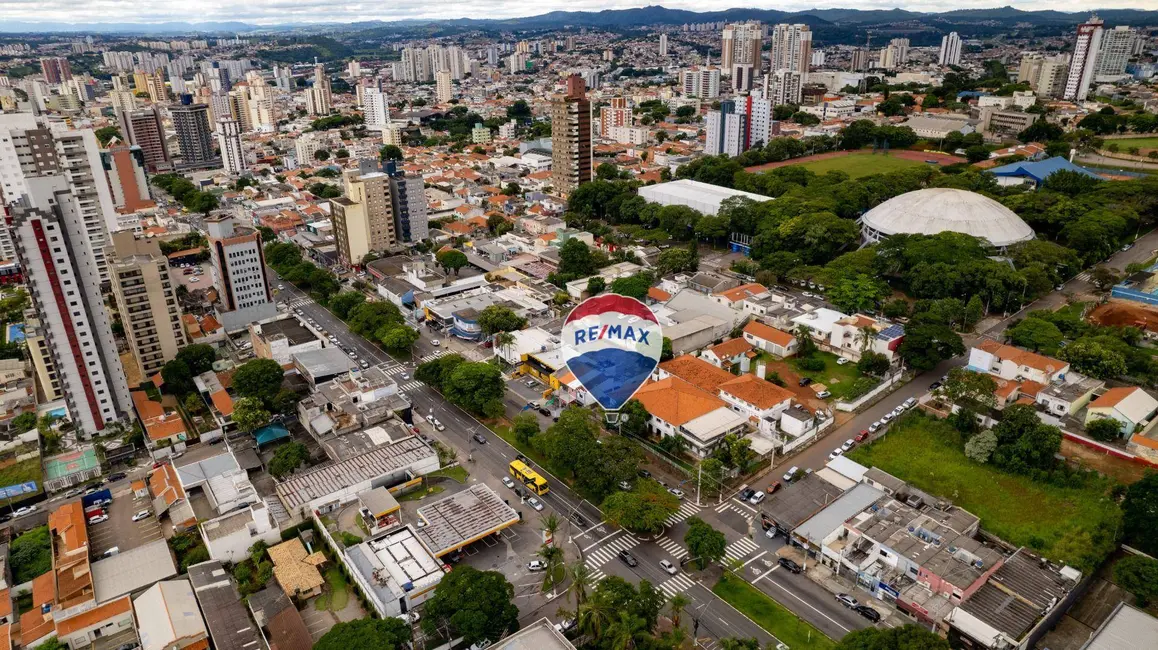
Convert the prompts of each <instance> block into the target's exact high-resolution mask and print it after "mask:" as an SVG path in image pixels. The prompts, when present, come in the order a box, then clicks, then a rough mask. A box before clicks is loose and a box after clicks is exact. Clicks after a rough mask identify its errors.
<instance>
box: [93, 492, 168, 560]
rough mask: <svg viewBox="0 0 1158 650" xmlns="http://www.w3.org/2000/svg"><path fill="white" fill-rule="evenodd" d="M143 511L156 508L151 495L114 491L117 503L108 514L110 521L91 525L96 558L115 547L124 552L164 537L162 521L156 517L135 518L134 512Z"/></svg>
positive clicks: (112, 505) (109, 508)
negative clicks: (136, 496) (135, 495)
mask: <svg viewBox="0 0 1158 650" xmlns="http://www.w3.org/2000/svg"><path fill="white" fill-rule="evenodd" d="M141 510H150V511H152V503H151V502H150V500H149V499H148V498H143V499H137V498H134V497H133V493H132V491H131V490H118V491H116V492H114V493H113V502H112V503H111V504H109V507H108V508H107V509H106V513H105V514H107V515H108V517H109V519H108V521H105V522H101V523H99V524H91V525H89V527H88V537H89V547H90V549H91V550H92V554H93V557H100V556H101V555H103V554H104V553H105V552H106V551H108V550H109V549H111V548H114V547H115V548H117V549H119V550H120V551H121V552H122V553H123V552H125V551H127V550H129V549H131V548H136V547H138V546H143V545H145V544H148V543H149V542H152V541H156V540H158V539H160V538H161V537H162V536H163V535H162V532H161V524H160V523H158V522H157V519H156V518H155V517H152V516H149V517H146V518H144V519H142V520H141V521H133V515H135V514H136V513H138V512H140V511H141Z"/></svg>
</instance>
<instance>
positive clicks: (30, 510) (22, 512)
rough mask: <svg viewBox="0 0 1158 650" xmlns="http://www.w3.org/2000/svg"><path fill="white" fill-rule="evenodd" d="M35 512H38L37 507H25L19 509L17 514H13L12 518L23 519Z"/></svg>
mask: <svg viewBox="0 0 1158 650" xmlns="http://www.w3.org/2000/svg"><path fill="white" fill-rule="evenodd" d="M34 512H36V506H24V507H23V508H19V509H18V510H17V511H16V512H14V513H12V516H13V517H23V516H24V515H30V514H32V513H34Z"/></svg>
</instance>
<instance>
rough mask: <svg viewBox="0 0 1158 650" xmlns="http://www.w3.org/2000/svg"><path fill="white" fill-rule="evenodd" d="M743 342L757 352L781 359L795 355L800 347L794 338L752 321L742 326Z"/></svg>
mask: <svg viewBox="0 0 1158 650" xmlns="http://www.w3.org/2000/svg"><path fill="white" fill-rule="evenodd" d="M744 340H745V341H747V342H749V343H751V344H752V345H753V347H755V348H757V349H759V350H763V351H764V352H767V353H769V354H774V355H776V356H778V357H781V358H784V357H790V356H792V355H794V354H796V350H797V349H798V348H799V347H800V342H799V341H797V340H796V337H795V336H792V335H791V334H789V333H788V332H785V331H783V330H778V329H776V328H775V327H772V326H771V325H765V324H764V323H761V322H758V321H752V322H750V323H748V324H747V325H745V326H744Z"/></svg>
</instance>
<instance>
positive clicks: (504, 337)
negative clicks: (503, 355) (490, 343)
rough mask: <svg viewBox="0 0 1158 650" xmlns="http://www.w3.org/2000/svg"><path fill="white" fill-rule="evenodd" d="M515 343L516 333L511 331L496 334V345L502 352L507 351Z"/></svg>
mask: <svg viewBox="0 0 1158 650" xmlns="http://www.w3.org/2000/svg"><path fill="white" fill-rule="evenodd" d="M514 344H515V335H514V334H511V333H510V332H499V333H497V334H495V343H494V345H495V347H496V348H498V349H499V351H500V352H507V351H508V350H509V349H510V347H511V346H512V345H514Z"/></svg>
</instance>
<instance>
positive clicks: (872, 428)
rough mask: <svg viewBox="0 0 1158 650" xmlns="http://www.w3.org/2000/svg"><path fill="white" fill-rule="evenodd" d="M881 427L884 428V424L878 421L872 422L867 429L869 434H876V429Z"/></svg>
mask: <svg viewBox="0 0 1158 650" xmlns="http://www.w3.org/2000/svg"><path fill="white" fill-rule="evenodd" d="M882 426H884V423H883V422H881V421H880V420H877V421H876V422H873V423H872V424H870V425H869V428H868V430H869V433H876V432H877V429H880V428H881V427H882Z"/></svg>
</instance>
